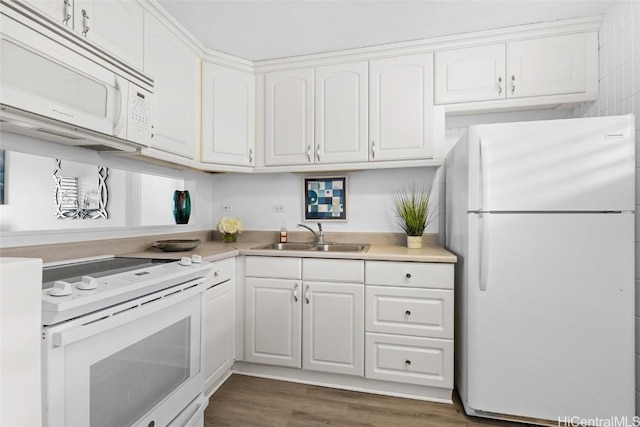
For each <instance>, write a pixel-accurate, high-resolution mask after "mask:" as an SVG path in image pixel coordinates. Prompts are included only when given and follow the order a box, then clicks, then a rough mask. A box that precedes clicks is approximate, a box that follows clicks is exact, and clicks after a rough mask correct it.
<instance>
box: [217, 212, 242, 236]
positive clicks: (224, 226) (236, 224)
mask: <svg viewBox="0 0 640 427" xmlns="http://www.w3.org/2000/svg"><path fill="white" fill-rule="evenodd" d="M218 231H220V232H221V233H227V234H236V233H238V234H240V233H242V231H244V227H243V225H242V221H240V220H239V219H238V218H233V217H230V216H225V217H222V218H221V219H220V221H219V222H218Z"/></svg>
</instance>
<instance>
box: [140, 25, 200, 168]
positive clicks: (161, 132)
mask: <svg viewBox="0 0 640 427" xmlns="http://www.w3.org/2000/svg"><path fill="white" fill-rule="evenodd" d="M144 45H145V49H144V71H145V73H147V74H149V75H150V76H152V77H153V79H154V84H155V89H154V94H153V107H154V109H153V110H154V111H153V119H152V122H153V126H154V128H153V129H154V131H153V138H152V139H151V147H152V148H157V149H160V150H163V151H167V152H169V153H173V154H177V155H180V156H183V157H187V158H189V159H193V158H194V157H195V149H196V148H195V147H196V141H197V138H198V132H197V129H198V127H199V125H200V121H199V114H198V110H199V108H198V104H199V101H200V76H199V70H200V60H199V59H198V57H197V56H196V54H195V53H194V52H193V51H192V50H191V49H190V48H189V47H188V46H187V45H186V44H185V43H184V42H183V41H182V40H181V39H180V38H179V37H178V36H176V35H175V34H174V33H173V32H171V30H170V29H169V28H167V27H166V26H164V25H163V24H162V23H160V22H159V21H158V20H157V19H155V18H154V17H153V16H151V15H149V14H145V25H144Z"/></svg>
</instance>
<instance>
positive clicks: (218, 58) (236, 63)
mask: <svg viewBox="0 0 640 427" xmlns="http://www.w3.org/2000/svg"><path fill="white" fill-rule="evenodd" d="M137 1H138V4H139V5H140V6H142V8H143V9H144V10H145V12H147V13H149V14H151V15H152V16H153V17H155V18H156V19H158V20H160V22H162V24H164V25H165V26H166V27H167V28H169V29H170V31H171V32H172V33H173V34H174V35H176V36H177V37H179V38H180V39H181V40H182V41H183V42H185V43H186V44H187V46H189V48H190V49H192V50H193V51H194V52H195V54H196V55H197V56H198V57H199V58H200V59H202V60H203V61H207V62H212V63H214V64H218V65H222V66H225V67H231V68H235V69H237V70H241V71H249V72H253V71H254V65H253V64H254V63H253V61H249V60H247V59H244V58H240V57H237V56H233V55H229V54H227V53H223V52H219V51H217V50H213V49H209V48H207V47H206V46H205V45H203V44H202V42H201V41H200V40H198V39H197V38H195V37H194V36H193V34H191V33H190V32H189V31H188V30H187V29H186V28H185V27H184V26H183V25H182V24H181V23H180V22H178V20H177V19H175V18H174V17H173V15H171V14H170V13H169V12H167V10H166V9H165V8H164V7H162V6H161V5H160V4H159V3H158V1H157V0H137Z"/></svg>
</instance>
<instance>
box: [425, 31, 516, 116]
mask: <svg viewBox="0 0 640 427" xmlns="http://www.w3.org/2000/svg"><path fill="white" fill-rule="evenodd" d="M435 74H436V75H435V88H436V104H449V103H455V102H469V101H485V100H491V99H502V98H504V97H505V93H506V90H505V44H504V43H497V44H492V45H486V46H474V47H468V48H462V49H452V50H445V51H441V52H436V54H435Z"/></svg>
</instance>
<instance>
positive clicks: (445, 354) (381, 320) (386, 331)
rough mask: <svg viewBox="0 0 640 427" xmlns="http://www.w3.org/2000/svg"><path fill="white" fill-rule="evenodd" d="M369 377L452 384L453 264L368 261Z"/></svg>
mask: <svg viewBox="0 0 640 427" xmlns="http://www.w3.org/2000/svg"><path fill="white" fill-rule="evenodd" d="M365 283H366V307H367V310H366V311H367V315H366V339H365V341H366V349H365V355H366V360H365V377H366V378H371V379H376V380H384V381H394V382H400V383H408V384H416V385H425V386H431V387H441V388H447V389H453V306H454V299H453V264H439V263H416V262H391V261H367V263H366V267H365Z"/></svg>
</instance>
